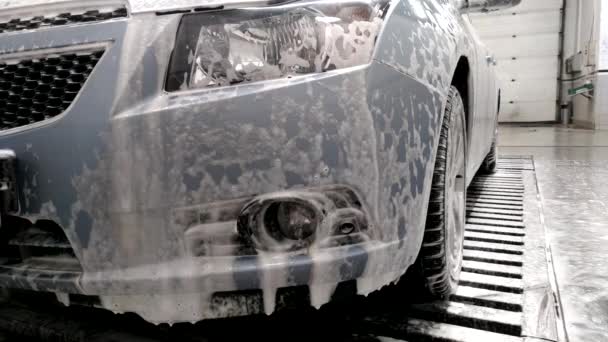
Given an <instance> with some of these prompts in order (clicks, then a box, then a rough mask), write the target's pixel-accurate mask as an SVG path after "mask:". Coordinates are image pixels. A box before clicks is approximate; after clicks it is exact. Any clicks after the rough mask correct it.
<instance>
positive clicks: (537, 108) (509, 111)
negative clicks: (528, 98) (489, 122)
mask: <svg viewBox="0 0 608 342" xmlns="http://www.w3.org/2000/svg"><path fill="white" fill-rule="evenodd" d="M498 119H499V120H500V122H542V121H554V120H555V101H544V102H543V101H537V102H516V101H511V102H507V103H504V102H503V103H502V104H501V109H500V116H499V117H498Z"/></svg>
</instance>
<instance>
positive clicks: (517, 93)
mask: <svg viewBox="0 0 608 342" xmlns="http://www.w3.org/2000/svg"><path fill="white" fill-rule="evenodd" d="M556 96H557V82H556V81H555V79H554V78H551V79H544V80H523V81H516V82H504V83H501V97H502V98H504V99H505V101H518V102H535V101H543V102H544V101H555V99H556ZM552 114H555V113H552Z"/></svg>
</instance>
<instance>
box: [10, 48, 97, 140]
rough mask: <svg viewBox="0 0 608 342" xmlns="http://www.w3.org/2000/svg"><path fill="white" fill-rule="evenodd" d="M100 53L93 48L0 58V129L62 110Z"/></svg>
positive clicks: (34, 121) (21, 124)
mask: <svg viewBox="0 0 608 342" xmlns="http://www.w3.org/2000/svg"><path fill="white" fill-rule="evenodd" d="M103 53H104V50H103V49H96V50H86V51H70V52H66V53H63V54H50V55H44V56H40V57H37V56H28V57H24V58H21V59H7V60H0V131H3V130H7V129H11V128H16V127H21V126H26V125H30V124H33V123H37V122H40V121H44V120H47V119H51V118H53V117H55V116H57V115H59V114H61V113H63V112H64V111H65V110H66V109H67V108H68V107H69V106H70V104H71V103H72V101H74V99H75V98H76V96H77V95H78V93H79V92H80V90H81V89H82V86H83V85H84V83H85V82H86V80H87V79H88V77H89V75H90V74H91V72H92V71H93V69H94V68H95V66H96V65H97V63H98V62H99V60H100V59H101V56H102V55H103Z"/></svg>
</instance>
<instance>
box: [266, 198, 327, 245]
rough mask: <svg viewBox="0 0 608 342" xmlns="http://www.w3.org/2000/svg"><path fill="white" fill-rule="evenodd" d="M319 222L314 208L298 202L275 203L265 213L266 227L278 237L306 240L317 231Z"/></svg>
mask: <svg viewBox="0 0 608 342" xmlns="http://www.w3.org/2000/svg"><path fill="white" fill-rule="evenodd" d="M317 224H318V219H317V218H316V215H315V212H314V210H312V209H311V208H310V207H308V206H305V205H303V204H300V203H296V202H278V203H273V204H271V205H270V206H268V208H267V209H266V211H265V213H264V225H265V226H266V229H267V230H268V231H269V232H270V234H271V235H273V236H274V237H275V238H278V239H285V238H287V239H289V240H296V241H299V240H306V239H308V238H309V237H311V236H312V235H313V234H314V233H315V229H316V226H317Z"/></svg>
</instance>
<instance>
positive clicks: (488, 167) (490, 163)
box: [479, 139, 498, 174]
mask: <svg viewBox="0 0 608 342" xmlns="http://www.w3.org/2000/svg"><path fill="white" fill-rule="evenodd" d="M497 160H498V153H497V152H496V139H494V142H492V147H491V148H490V152H488V155H487V156H486V157H485V159H484V160H483V163H481V167H480V168H479V171H480V172H481V173H483V174H491V173H494V172H496V161H497Z"/></svg>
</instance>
